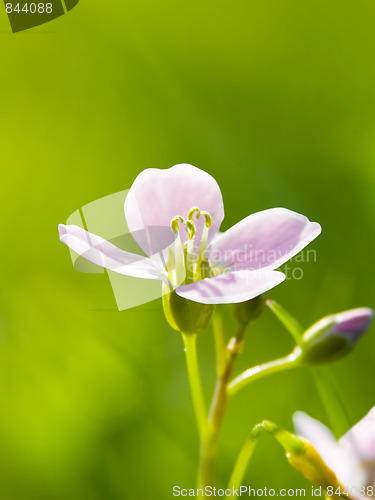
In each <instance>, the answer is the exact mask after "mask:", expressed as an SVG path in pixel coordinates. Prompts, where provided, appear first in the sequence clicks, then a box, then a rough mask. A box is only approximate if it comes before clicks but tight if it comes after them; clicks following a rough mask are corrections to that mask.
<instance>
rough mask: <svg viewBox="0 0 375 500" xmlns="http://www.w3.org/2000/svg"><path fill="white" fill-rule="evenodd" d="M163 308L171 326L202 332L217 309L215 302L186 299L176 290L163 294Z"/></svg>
mask: <svg viewBox="0 0 375 500" xmlns="http://www.w3.org/2000/svg"><path fill="white" fill-rule="evenodd" d="M163 308H164V314H165V317H166V318H167V321H168V323H169V324H170V325H171V327H172V328H174V329H175V330H177V331H179V332H183V333H201V332H203V331H204V330H206V329H207V327H208V325H209V324H210V321H211V319H212V316H213V314H214V311H215V305H214V304H201V303H200V302H194V301H192V300H188V299H184V298H182V297H180V296H179V295H177V293H176V292H175V291H174V290H173V291H172V292H170V293H166V294H164V295H163Z"/></svg>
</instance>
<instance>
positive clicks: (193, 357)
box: [182, 333, 207, 438]
mask: <svg viewBox="0 0 375 500" xmlns="http://www.w3.org/2000/svg"><path fill="white" fill-rule="evenodd" d="M182 338H183V341H184V346H185V355H186V364H187V370H188V375H189V382H190V390H191V396H192V399H193V406H194V411H195V416H196V419H197V425H198V429H199V434H200V436H201V438H202V437H203V436H204V434H205V431H206V427H207V411H206V403H205V400H204V394H203V388H202V382H201V377H200V372H199V365H198V358H197V349H196V343H197V335H196V334H185V333H182Z"/></svg>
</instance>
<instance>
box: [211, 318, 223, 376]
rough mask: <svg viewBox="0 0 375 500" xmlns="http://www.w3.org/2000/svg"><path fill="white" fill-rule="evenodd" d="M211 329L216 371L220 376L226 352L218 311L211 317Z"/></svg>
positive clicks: (221, 320)
mask: <svg viewBox="0 0 375 500" xmlns="http://www.w3.org/2000/svg"><path fill="white" fill-rule="evenodd" d="M212 324H213V331H214V340H215V350H216V373H217V376H218V377H220V375H222V373H223V372H224V369H225V363H226V352H225V338H224V331H223V319H222V317H221V315H220V313H218V312H217V313H216V314H215V315H214V317H213V321H212Z"/></svg>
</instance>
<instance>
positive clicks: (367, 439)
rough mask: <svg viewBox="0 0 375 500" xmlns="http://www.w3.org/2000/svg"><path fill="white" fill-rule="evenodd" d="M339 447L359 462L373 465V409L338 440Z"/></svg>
mask: <svg viewBox="0 0 375 500" xmlns="http://www.w3.org/2000/svg"><path fill="white" fill-rule="evenodd" d="M340 445H341V446H343V447H345V448H346V449H348V450H350V452H351V453H353V454H355V455H356V456H357V457H358V459H359V460H361V461H368V462H373V463H375V407H374V408H372V409H371V410H370V411H369V413H368V414H367V415H366V416H365V417H364V418H363V419H362V420H360V421H359V422H358V423H357V424H356V425H355V426H354V427H352V428H351V429H350V430H349V431H348V432H347V433H346V434H345V435H344V436H343V437H342V438H341V439H340Z"/></svg>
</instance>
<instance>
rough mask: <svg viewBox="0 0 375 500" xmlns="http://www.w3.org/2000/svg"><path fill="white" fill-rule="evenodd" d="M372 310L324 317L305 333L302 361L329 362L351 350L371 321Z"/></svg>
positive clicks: (302, 345)
mask: <svg viewBox="0 0 375 500" xmlns="http://www.w3.org/2000/svg"><path fill="white" fill-rule="evenodd" d="M372 316H373V311H372V309H368V308H365V307H362V308H358V309H351V310H349V311H344V312H341V313H338V314H333V315H331V316H326V317H325V318H322V319H321V320H319V321H318V322H317V323H315V324H314V325H312V326H310V328H308V329H307V330H306V331H305V333H304V334H303V336H302V339H301V344H300V346H299V347H297V348H296V350H301V354H300V360H301V361H303V362H305V363H308V364H313V365H315V364H320V363H327V362H330V361H334V360H336V359H339V358H341V357H343V356H345V354H347V353H348V352H350V351H351V350H352V349H353V347H354V344H355V343H356V341H357V340H358V339H359V338H360V337H361V336H362V335H363V333H365V331H366V330H367V329H368V327H369V326H370V323H371V319H372Z"/></svg>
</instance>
